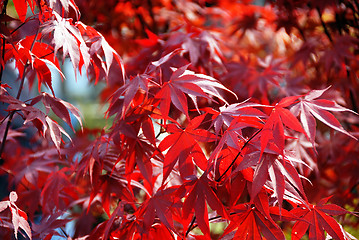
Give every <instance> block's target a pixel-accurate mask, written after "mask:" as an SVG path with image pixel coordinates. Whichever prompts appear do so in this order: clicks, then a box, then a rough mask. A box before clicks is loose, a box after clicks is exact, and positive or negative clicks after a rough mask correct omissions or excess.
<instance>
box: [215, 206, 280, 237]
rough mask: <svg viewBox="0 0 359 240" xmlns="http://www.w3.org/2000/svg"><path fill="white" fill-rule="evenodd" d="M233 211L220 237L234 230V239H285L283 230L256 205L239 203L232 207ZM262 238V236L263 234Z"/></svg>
mask: <svg viewBox="0 0 359 240" xmlns="http://www.w3.org/2000/svg"><path fill="white" fill-rule="evenodd" d="M233 210H234V213H235V214H233V215H232V220H231V221H230V223H229V225H228V227H227V228H226V229H225V230H224V233H223V235H222V238H225V237H226V235H228V234H230V233H231V232H233V231H235V233H234V236H233V238H234V239H244V240H251V239H252V240H257V239H268V240H278V239H283V240H284V239H285V237H284V234H283V232H282V231H281V229H280V228H279V226H278V225H277V224H275V222H274V221H273V220H270V219H268V217H267V216H266V215H264V214H263V213H262V212H261V211H260V210H258V208H257V207H255V206H251V205H250V204H240V205H237V206H235V207H234V208H233ZM262 235H263V236H264V238H263V236H262Z"/></svg>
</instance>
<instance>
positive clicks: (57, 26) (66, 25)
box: [42, 12, 90, 72]
mask: <svg viewBox="0 0 359 240" xmlns="http://www.w3.org/2000/svg"><path fill="white" fill-rule="evenodd" d="M54 17H55V18H54V19H53V20H50V21H47V22H46V23H44V24H43V25H42V28H43V29H42V33H43V34H44V35H46V34H49V33H53V38H52V39H53V40H52V44H53V45H54V52H55V53H54V55H56V53H57V52H58V50H59V49H60V48H62V53H63V59H65V57H66V56H67V55H69V56H70V59H71V62H72V65H73V67H74V70H75V72H76V70H77V69H79V70H80V71H81V68H82V66H85V69H87V68H88V66H89V64H90V54H89V48H88V47H87V45H86V43H85V41H84V39H83V37H82V36H81V32H80V30H79V29H78V28H77V27H75V26H74V25H73V24H72V23H71V21H70V20H71V19H65V18H62V17H61V16H60V15H59V14H57V13H56V12H54Z"/></svg>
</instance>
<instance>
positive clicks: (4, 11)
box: [0, 0, 8, 86]
mask: <svg viewBox="0 0 359 240" xmlns="http://www.w3.org/2000/svg"><path fill="white" fill-rule="evenodd" d="M7 4H8V0H5V1H4V2H3V9H2V10H1V15H2V16H4V15H6V8H7ZM5 27H6V22H5ZM5 43H6V40H5V37H3V38H2V49H1V50H2V51H1V58H2V64H0V65H1V67H0V68H1V69H0V86H1V83H2V75H3V73H4V69H5V62H4V61H5Z"/></svg>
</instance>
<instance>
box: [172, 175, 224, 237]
mask: <svg viewBox="0 0 359 240" xmlns="http://www.w3.org/2000/svg"><path fill="white" fill-rule="evenodd" d="M187 186H190V188H189V190H188V192H189V193H188V195H187V196H186V199H185V200H184V202H183V208H182V211H183V218H184V219H189V217H190V216H192V214H193V212H194V214H195V216H196V220H197V224H198V227H199V228H200V229H201V231H202V232H203V234H204V235H205V236H206V237H208V238H209V236H210V229H209V219H208V209H207V204H206V202H207V203H208V205H209V206H210V207H211V209H213V210H216V211H217V214H219V215H220V216H222V217H224V218H228V217H229V216H228V213H227V211H226V209H225V208H224V206H223V204H222V203H221V201H220V200H219V199H218V197H217V195H216V194H215V193H214V192H213V190H212V188H211V187H210V186H211V182H210V180H209V179H208V177H207V174H206V172H205V173H204V174H202V176H201V177H200V178H196V177H194V179H193V180H190V181H189V182H187V183H185V184H184V187H187ZM179 192H181V189H179Z"/></svg>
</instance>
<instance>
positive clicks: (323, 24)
mask: <svg viewBox="0 0 359 240" xmlns="http://www.w3.org/2000/svg"><path fill="white" fill-rule="evenodd" d="M316 9H317V12H318V14H319V19H320V23H321V24H322V27H323V29H324V33H325V35H327V37H328V39H329V41H330V42H331V43H333V38H332V35H330V32H329V30H328V27H327V25H325V22H324V21H323V18H322V13H321V12H320V9H319V8H318V7H317V8H316Z"/></svg>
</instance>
